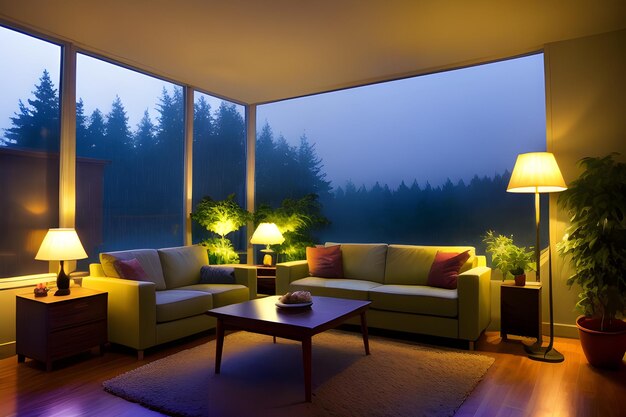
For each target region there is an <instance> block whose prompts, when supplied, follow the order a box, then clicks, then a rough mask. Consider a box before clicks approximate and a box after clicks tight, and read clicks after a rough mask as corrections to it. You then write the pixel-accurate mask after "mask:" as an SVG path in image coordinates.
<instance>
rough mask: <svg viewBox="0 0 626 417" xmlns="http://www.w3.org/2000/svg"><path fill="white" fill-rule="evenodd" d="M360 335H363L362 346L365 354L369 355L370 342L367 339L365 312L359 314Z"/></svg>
mask: <svg viewBox="0 0 626 417" xmlns="http://www.w3.org/2000/svg"><path fill="white" fill-rule="evenodd" d="M361 333H363V346H364V347H365V354H366V355H369V354H370V342H369V339H368V337H367V320H366V318H365V311H364V312H362V313H361Z"/></svg>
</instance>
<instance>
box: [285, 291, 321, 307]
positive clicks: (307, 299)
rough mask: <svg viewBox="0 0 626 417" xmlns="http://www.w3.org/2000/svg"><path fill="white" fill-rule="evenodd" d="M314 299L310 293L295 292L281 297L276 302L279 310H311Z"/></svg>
mask: <svg viewBox="0 0 626 417" xmlns="http://www.w3.org/2000/svg"><path fill="white" fill-rule="evenodd" d="M311 305H313V298H312V297H311V293H310V292H308V291H294V292H288V293H287V294H284V295H281V296H280V297H279V298H278V301H277V302H276V306H277V307H278V308H309V307H311Z"/></svg>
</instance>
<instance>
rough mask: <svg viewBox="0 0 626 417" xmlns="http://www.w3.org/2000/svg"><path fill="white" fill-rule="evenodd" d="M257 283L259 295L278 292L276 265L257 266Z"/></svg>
mask: <svg viewBox="0 0 626 417" xmlns="http://www.w3.org/2000/svg"><path fill="white" fill-rule="evenodd" d="M256 271H257V272H256V274H257V279H256V285H257V290H256V292H257V295H258V294H266V295H275V294H276V267H275V266H263V265H258V266H257V267H256Z"/></svg>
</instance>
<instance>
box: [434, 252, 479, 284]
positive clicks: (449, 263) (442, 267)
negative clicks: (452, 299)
mask: <svg viewBox="0 0 626 417" xmlns="http://www.w3.org/2000/svg"><path fill="white" fill-rule="evenodd" d="M469 257H470V255H469V251H467V250H466V251H465V252H461V253H456V252H441V251H438V252H437V254H436V255H435V260H434V261H433V264H432V265H431V267H430V272H429V273H428V285H430V286H431V287H439V288H447V289H449V290H453V289H455V288H456V282H457V280H458V279H459V270H460V269H461V267H462V266H463V264H464V263H465V262H466V261H467V260H468V258H469Z"/></svg>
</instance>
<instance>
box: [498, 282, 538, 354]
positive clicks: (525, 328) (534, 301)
mask: <svg viewBox="0 0 626 417" xmlns="http://www.w3.org/2000/svg"><path fill="white" fill-rule="evenodd" d="M509 334H514V335H517V336H526V337H534V338H536V339H537V343H539V344H541V283H540V282H528V283H526V285H524V286H523V287H518V286H515V285H512V284H508V283H503V284H502V286H501V287H500V335H501V337H502V340H506V339H507V335H509Z"/></svg>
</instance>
